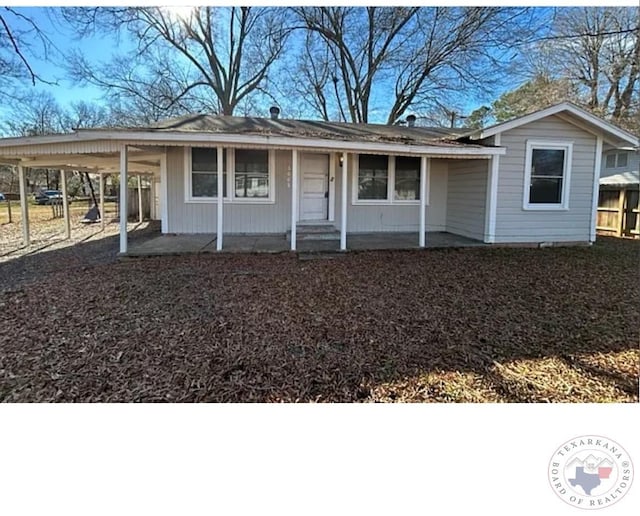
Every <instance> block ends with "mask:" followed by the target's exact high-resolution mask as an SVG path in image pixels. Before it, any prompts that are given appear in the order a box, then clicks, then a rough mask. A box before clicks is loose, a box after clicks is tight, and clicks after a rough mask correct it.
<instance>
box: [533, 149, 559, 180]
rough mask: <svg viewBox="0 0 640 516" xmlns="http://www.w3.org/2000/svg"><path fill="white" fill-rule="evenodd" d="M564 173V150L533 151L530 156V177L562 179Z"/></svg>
mask: <svg viewBox="0 0 640 516" xmlns="http://www.w3.org/2000/svg"><path fill="white" fill-rule="evenodd" d="M563 171H564V150H560V149H533V153H532V156H531V175H532V176H558V177H562V175H563Z"/></svg>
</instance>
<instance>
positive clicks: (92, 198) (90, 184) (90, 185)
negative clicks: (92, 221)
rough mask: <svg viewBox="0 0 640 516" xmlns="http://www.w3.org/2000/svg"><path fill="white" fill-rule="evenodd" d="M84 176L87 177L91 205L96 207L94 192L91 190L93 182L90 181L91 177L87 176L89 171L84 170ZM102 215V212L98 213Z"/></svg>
mask: <svg viewBox="0 0 640 516" xmlns="http://www.w3.org/2000/svg"><path fill="white" fill-rule="evenodd" d="M84 174H85V177H86V178H87V183H89V191H90V192H91V200H92V201H93V205H94V206H95V207H96V208H97V207H98V201H97V200H96V192H95V191H94V190H93V183H91V178H90V177H89V172H85V173H84ZM100 215H102V214H100Z"/></svg>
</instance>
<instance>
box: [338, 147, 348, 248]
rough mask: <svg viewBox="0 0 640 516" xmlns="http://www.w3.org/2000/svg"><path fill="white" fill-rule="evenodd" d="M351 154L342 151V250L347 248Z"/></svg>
mask: <svg viewBox="0 0 640 516" xmlns="http://www.w3.org/2000/svg"><path fill="white" fill-rule="evenodd" d="M348 159H349V155H348V154H347V153H346V152H343V153H342V203H341V209H340V250H341V251H346V250H347V170H349V160H348Z"/></svg>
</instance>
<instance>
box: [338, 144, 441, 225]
mask: <svg viewBox="0 0 640 516" xmlns="http://www.w3.org/2000/svg"><path fill="white" fill-rule="evenodd" d="M336 163H338V162H337V161H336ZM349 163H350V166H349V177H348V182H347V232H348V233H372V232H394V231H395V232H409V231H418V230H419V227H420V219H419V214H420V206H419V205H418V204H398V203H396V204H379V205H362V204H353V197H352V194H353V176H354V174H357V171H356V169H355V160H354V155H352V154H350V155H349ZM341 195H342V169H341V168H340V166H339V165H336V227H338V228H339V227H340V221H341V220H342V219H341V204H340V202H341ZM429 197H430V205H429V206H427V209H426V222H427V231H444V230H445V219H446V202H447V161H446V160H441V159H434V160H432V162H431V195H430V196H429Z"/></svg>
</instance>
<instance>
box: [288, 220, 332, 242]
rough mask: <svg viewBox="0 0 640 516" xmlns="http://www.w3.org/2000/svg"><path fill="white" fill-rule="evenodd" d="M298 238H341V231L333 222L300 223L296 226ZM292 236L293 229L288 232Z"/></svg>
mask: <svg viewBox="0 0 640 516" xmlns="http://www.w3.org/2000/svg"><path fill="white" fill-rule="evenodd" d="M296 235H297V240H298V241H302V240H340V231H338V230H337V229H336V227H335V226H334V225H333V224H330V223H329V224H327V223H324V224H298V225H297V226H296ZM287 237H288V238H291V231H289V232H287Z"/></svg>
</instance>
